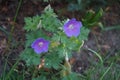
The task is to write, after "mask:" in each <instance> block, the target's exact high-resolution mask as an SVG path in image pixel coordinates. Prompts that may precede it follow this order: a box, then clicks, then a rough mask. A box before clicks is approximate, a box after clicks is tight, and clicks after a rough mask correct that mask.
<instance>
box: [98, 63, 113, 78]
mask: <svg viewBox="0 0 120 80" xmlns="http://www.w3.org/2000/svg"><path fill="white" fill-rule="evenodd" d="M112 65H113V63H111V65H110V67H109V68H108V69H107V70H106V71H105V72H104V74H103V75H102V77H101V78H100V80H103V77H104V76H105V75H106V74H107V73H108V71H109V70H110V68H111V67H112Z"/></svg>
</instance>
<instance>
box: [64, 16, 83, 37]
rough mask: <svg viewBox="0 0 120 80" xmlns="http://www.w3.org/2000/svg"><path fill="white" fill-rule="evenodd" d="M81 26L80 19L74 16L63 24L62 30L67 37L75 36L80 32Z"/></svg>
mask: <svg viewBox="0 0 120 80" xmlns="http://www.w3.org/2000/svg"><path fill="white" fill-rule="evenodd" d="M81 27H82V23H81V22H80V21H76V19H75V18H72V19H71V20H69V21H68V22H66V23H65V24H64V27H63V30H64V32H65V34H66V35H67V36H68V37H72V36H75V37H77V36H78V35H79V34H80V28H81Z"/></svg>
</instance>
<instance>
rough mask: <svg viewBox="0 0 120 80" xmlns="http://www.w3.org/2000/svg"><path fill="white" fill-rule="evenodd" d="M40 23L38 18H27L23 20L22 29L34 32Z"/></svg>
mask: <svg viewBox="0 0 120 80" xmlns="http://www.w3.org/2000/svg"><path fill="white" fill-rule="evenodd" d="M39 22H40V16H38V15H37V16H34V17H32V18H31V17H27V18H25V26H24V29H25V30H27V31H30V30H32V31H35V30H37V29H38V28H37V26H38V24H39Z"/></svg>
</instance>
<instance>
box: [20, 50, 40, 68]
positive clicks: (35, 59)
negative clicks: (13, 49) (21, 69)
mask: <svg viewBox="0 0 120 80" xmlns="http://www.w3.org/2000/svg"><path fill="white" fill-rule="evenodd" d="M20 57H21V58H22V59H23V60H25V61H26V64H27V65H28V66H30V65H38V64H40V55H39V54H36V53H35V52H34V51H33V49H31V48H27V49H25V50H24V51H23V52H22V54H21V55H20Z"/></svg>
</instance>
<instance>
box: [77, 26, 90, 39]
mask: <svg viewBox="0 0 120 80" xmlns="http://www.w3.org/2000/svg"><path fill="white" fill-rule="evenodd" d="M89 32H90V30H89V29H88V28H85V27H84V26H83V27H82V28H81V30H80V35H79V36H78V38H79V40H81V41H82V40H87V38H88V34H89Z"/></svg>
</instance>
